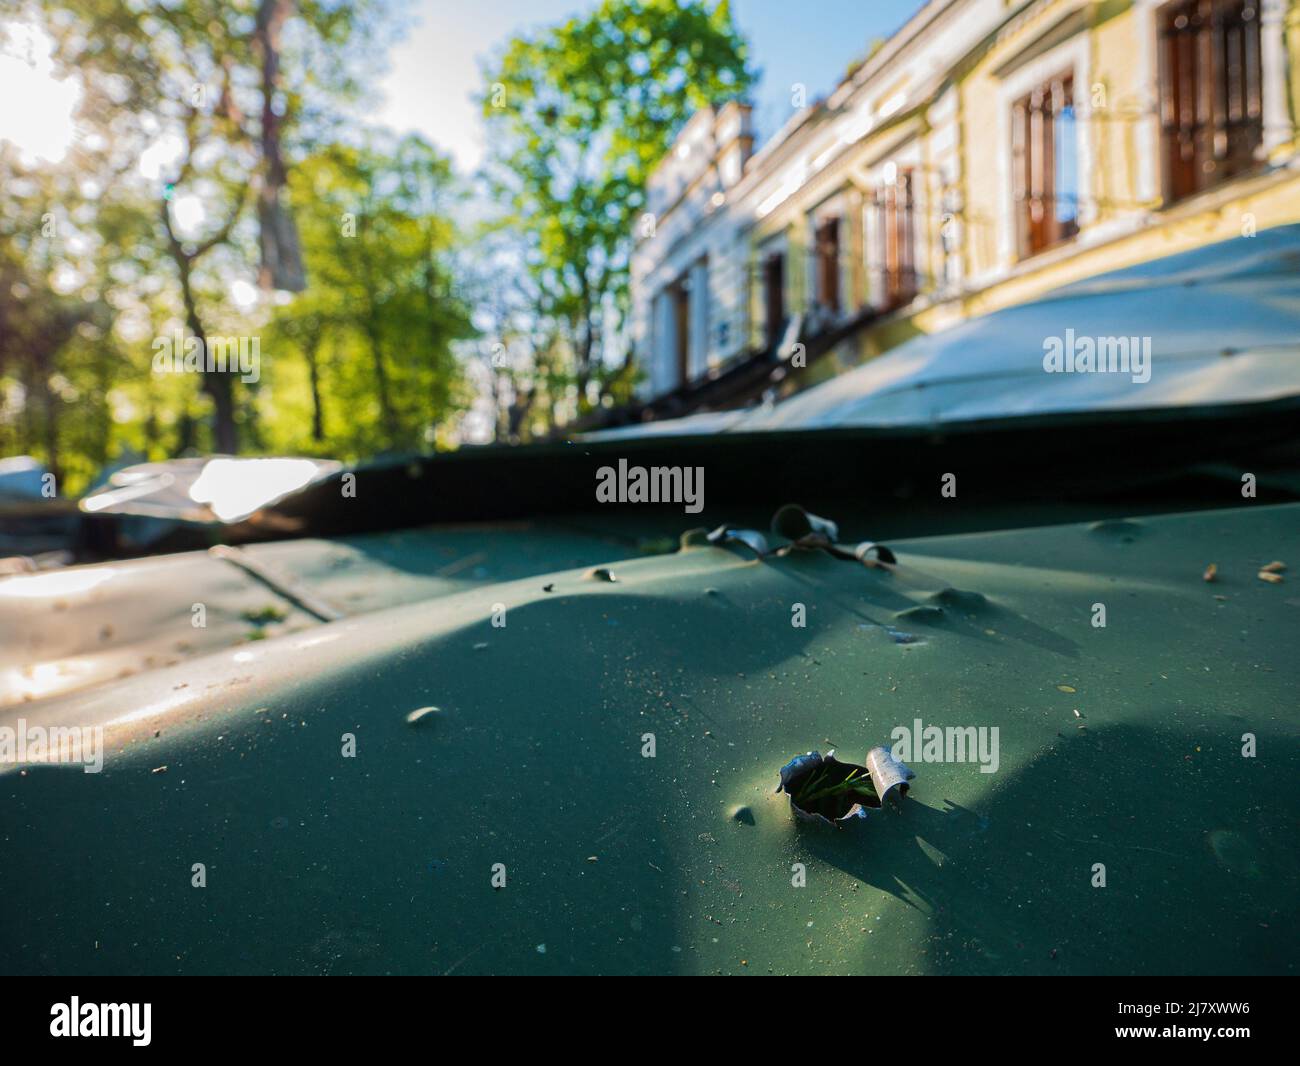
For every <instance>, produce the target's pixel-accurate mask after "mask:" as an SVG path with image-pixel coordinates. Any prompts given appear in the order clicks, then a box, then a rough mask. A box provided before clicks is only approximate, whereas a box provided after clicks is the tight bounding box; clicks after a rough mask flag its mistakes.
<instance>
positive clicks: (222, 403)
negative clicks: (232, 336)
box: [163, 205, 239, 455]
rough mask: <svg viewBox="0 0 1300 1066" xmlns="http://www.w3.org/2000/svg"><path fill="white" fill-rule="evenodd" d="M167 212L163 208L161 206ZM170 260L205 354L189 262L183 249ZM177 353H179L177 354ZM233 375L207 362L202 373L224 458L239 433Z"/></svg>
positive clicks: (187, 317)
mask: <svg viewBox="0 0 1300 1066" xmlns="http://www.w3.org/2000/svg"><path fill="white" fill-rule="evenodd" d="M163 209H164V210H166V205H164V208H163ZM172 258H173V259H174V260H175V262H176V269H177V271H179V273H180V276H181V301H182V302H183V303H184V305H185V324H186V325H187V326H188V327H189V331H190V333H192V334H193V335H194V336H195V337H197V338H198V340H199V343H200V344H201V345H202V346H203V348H202V350H203V352H204V353H205V354H206V352H207V350H208V334H207V331H206V330H205V329H204V328H203V320H202V319H201V318H199V307H198V301H197V300H196V299H195V297H194V287H193V285H192V284H191V282H190V259H189V257H188V256H186V255H185V253H184V251H183V250H180V249H179V248H178V247H176V246H173V250H172ZM178 354H179V353H178ZM231 377H232V375H231V374H229V373H222V372H221V371H220V370H215V369H214V370H208V369H207V365H206V359H205V362H204V370H203V391H204V392H206V393H207V394H208V395H209V396H211V397H212V408H213V418H212V443H213V448H214V449H215V450H216V451H218V452H221V453H223V454H225V455H234V454H236V453H237V452H238V450H239V434H238V431H237V429H236V427H235V393H234V389H233V387H232V385H231Z"/></svg>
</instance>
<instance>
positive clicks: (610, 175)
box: [482, 0, 752, 409]
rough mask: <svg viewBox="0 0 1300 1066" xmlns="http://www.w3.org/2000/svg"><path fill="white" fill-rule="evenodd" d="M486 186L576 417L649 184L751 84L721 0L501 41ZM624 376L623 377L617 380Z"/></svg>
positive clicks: (614, 1)
mask: <svg viewBox="0 0 1300 1066" xmlns="http://www.w3.org/2000/svg"><path fill="white" fill-rule="evenodd" d="M486 80H487V86H486V89H485V92H484V94H483V96H482V108H483V114H484V116H485V119H486V123H487V140H488V145H489V151H488V158H487V161H486V165H485V174H486V176H487V178H488V180H489V182H490V184H491V187H492V190H493V192H494V194H495V196H496V198H497V199H498V200H499V201H500V202H501V203H503V204H505V205H507V207H508V217H507V218H506V219H505V220H504V221H506V222H507V223H508V224H509V225H511V226H512V227H514V228H515V229H516V230H517V232H518V233H519V234H520V236H521V238H522V245H523V246H522V249H521V252H520V259H521V262H522V267H521V269H526V270H527V272H528V273H529V274H530V275H531V278H532V280H533V281H534V283H535V285H536V290H537V293H538V298H537V301H536V306H535V309H534V310H535V313H536V314H537V315H538V316H539V317H540V318H546V319H551V320H554V321H556V322H558V323H559V324H561V326H562V327H563V329H564V331H565V333H566V336H567V342H568V345H569V347H570V349H571V351H572V358H573V364H574V377H573V381H574V384H575V385H576V386H577V393H578V401H579V405H580V409H584V408H585V406H586V405H587V404H588V403H589V402H590V401H591V399H592V397H591V396H590V394H589V385H591V384H595V385H596V386H597V388H598V389H599V390H600V391H604V389H605V388H607V387H608V385H609V383H610V376H609V371H608V369H607V368H606V363H607V362H608V360H607V358H606V357H607V356H608V355H609V354H610V353H609V352H607V351H605V350H603V349H604V347H605V342H606V339H607V338H610V337H612V336H615V335H617V334H618V333H619V332H620V330H621V325H622V322H623V319H624V317H625V314H626V310H627V287H628V257H629V252H630V248H631V243H632V234H633V225H634V221H635V219H636V218H637V216H638V215H639V214H640V212H641V211H642V210H643V209H644V205H645V184H646V179H647V177H648V175H649V173H650V171H651V170H652V168H653V167H654V166H655V164H656V163H657V162H658V161H659V160H660V158H661V157H662V156H663V154H664V152H665V151H666V150H667V148H668V146H669V144H670V143H671V140H672V138H673V137H674V136H675V135H676V133H677V132H678V131H679V130H680V129H681V127H682V125H683V124H684V123H685V122H686V120H687V119H688V118H690V116H691V115H692V114H693V113H694V112H695V111H696V110H697V109H699V108H701V107H704V106H707V105H710V104H715V105H716V104H719V103H722V102H724V101H727V100H730V99H733V98H736V97H739V96H743V95H744V94H745V93H746V91H747V90H748V89H749V87H750V84H751V81H752V74H751V71H750V69H749V66H748V62H747V58H746V46H745V43H744V41H743V39H742V38H741V37H740V35H739V34H738V32H737V30H736V27H735V25H734V24H733V22H732V18H731V10H730V7H729V5H728V3H727V2H726V0H718V2H716V3H708V2H705V0H680V2H679V0H604V2H603V3H601V5H600V6H599V7H598V8H597V9H596V10H595V11H593V12H591V13H590V14H587V15H582V16H579V17H575V18H573V19H570V20H569V21H567V22H564V23H562V24H561V25H558V26H555V27H552V28H549V29H546V30H543V31H541V32H538V33H535V34H531V35H526V36H521V37H517V38H514V39H513V40H511V41H510V42H509V43H508V44H507V46H506V47H505V49H504V51H503V52H502V54H501V55H500V57H499V59H498V60H497V61H496V62H495V63H494V64H493V65H492V67H490V68H489V69H488V71H487V72H486ZM622 377H624V378H625V377H626V371H625V370H624V371H623V373H622Z"/></svg>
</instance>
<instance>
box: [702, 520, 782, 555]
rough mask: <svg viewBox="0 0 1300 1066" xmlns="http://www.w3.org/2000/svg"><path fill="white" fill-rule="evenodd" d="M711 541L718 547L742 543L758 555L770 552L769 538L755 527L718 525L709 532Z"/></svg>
mask: <svg viewBox="0 0 1300 1066" xmlns="http://www.w3.org/2000/svg"><path fill="white" fill-rule="evenodd" d="M709 543H710V544H713V545H716V546H718V547H724V546H726V545H728V544H742V545H744V546H745V547H746V548H748V549H749V550H750V551H752V552H753V553H754V554H755V555H757V556H760V557H762V556H764V555H766V554H767V552H768V547H767V538H766V537H764V536H763V534H762V533H759V532H758V531H757V530H755V529H736V528H735V527H733V526H718V528H717V529H715V530H714V531H713V532H712V533H710V534H709Z"/></svg>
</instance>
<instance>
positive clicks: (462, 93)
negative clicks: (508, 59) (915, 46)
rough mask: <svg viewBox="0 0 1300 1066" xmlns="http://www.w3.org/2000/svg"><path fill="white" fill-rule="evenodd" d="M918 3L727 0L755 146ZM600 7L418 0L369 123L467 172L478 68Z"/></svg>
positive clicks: (570, 1) (477, 139)
mask: <svg viewBox="0 0 1300 1066" xmlns="http://www.w3.org/2000/svg"><path fill="white" fill-rule="evenodd" d="M921 5H922V0H732V11H733V13H734V15H735V18H736V23H737V25H738V26H739V27H740V30H741V32H742V33H743V34H744V35H745V37H746V38H747V39H748V40H749V44H750V61H751V62H752V63H753V64H754V65H755V66H757V67H758V68H759V69H760V71H761V74H762V80H761V82H760V83H759V85H758V89H757V91H756V93H755V108H754V120H755V123H756V125H757V128H758V135H759V139H760V141H761V140H764V139H766V138H767V137H770V136H771V135H772V134H773V133H775V132H776V130H777V129H779V128H780V126H781V125H782V123H784V122H785V120H786V119H787V118H789V116H790V114H791V113H792V108H791V104H790V98H791V87H792V86H793V85H794V84H795V83H800V84H802V85H804V86H806V88H807V98H808V101H809V102H811V101H812V100H814V99H816V98H817V97H818V96H822V95H825V94H826V93H828V92H829V91H830V90H831V89H833V88H834V87H835V86H836V85H837V84H838V83H839V81H840V79H841V78H842V77H843V76H844V73H845V71H846V70H847V69H848V67H849V64H850V63H851V62H852V61H854V60H855V59H860V58H861V57H862V56H863V55H865V54H866V52H867V47H868V45H869V44H870V42H871V41H872V40H873V39H875V38H877V37H888V36H889V35H890V34H892V33H893V32H894V31H895V30H896V29H898V28H899V27H900V26H901V25H902V24H903V23H904V22H906V21H907V19H908V18H909V17H910V16H911V15H912V14H913V13H914V12H916V11H917V10H919V9H920V7H921ZM595 6H596V0H586V2H584V0H472V2H470V3H464V2H462V0H417V3H416V7H415V12H414V14H415V18H416V20H417V21H416V23H415V25H414V26H413V27H412V29H411V31H410V32H409V33H408V34H406V35H405V37H404V39H403V40H402V41H401V43H399V44H398V45H397V46H396V47H395V48H394V49H393V51H392V52H391V53H390V57H389V61H390V70H389V72H388V74H387V76H386V77H385V78H384V79H383V82H382V85H381V89H382V92H383V94H384V97H385V102H384V105H383V107H382V108H381V109H380V110H379V112H378V114H377V115H376V116H375V117H376V118H377V119H378V120H379V121H381V122H383V123H384V124H386V125H389V126H392V127H393V128H394V129H396V130H398V131H400V132H406V131H407V130H416V131H418V132H420V133H422V134H424V135H425V137H427V138H428V139H429V140H430V141H432V142H433V143H434V144H436V145H437V146H438V147H439V148H441V149H442V150H443V151H445V152H449V153H450V154H451V155H452V157H453V158H454V159H455V161H456V163H457V165H458V168H459V169H460V170H461V171H462V172H464V173H468V172H470V171H472V170H473V169H474V168H475V167H476V166H477V164H478V162H479V160H480V159H481V158H482V154H483V143H482V127H481V123H480V119H479V113H478V109H477V108H476V107H475V105H474V103H473V100H472V97H473V95H474V94H475V93H477V92H480V91H481V90H482V87H483V82H484V79H483V76H482V73H481V70H480V63H481V61H483V60H485V59H488V58H490V57H491V56H492V54H493V53H494V52H495V51H496V50H497V49H498V48H499V47H500V46H501V45H502V44H503V43H504V42H505V41H506V40H507V39H508V38H509V37H511V36H513V35H514V34H517V33H519V32H522V31H526V30H530V29H533V28H536V27H539V26H545V25H548V24H551V23H555V22H558V21H561V20H563V19H566V18H568V17H570V16H572V15H574V14H577V13H579V12H582V11H588V10H591V9H592V8H594V7H595Z"/></svg>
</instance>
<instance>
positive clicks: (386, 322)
mask: <svg viewBox="0 0 1300 1066" xmlns="http://www.w3.org/2000/svg"><path fill="white" fill-rule="evenodd" d="M292 189H293V193H292V203H293V205H294V210H295V213H296V215H297V217H298V223H299V229H300V232H301V234H302V242H303V252H304V256H305V259H306V263H307V272H308V275H309V277H310V278H311V285H310V287H309V289H308V290H307V291H306V292H304V293H302V294H300V295H299V296H297V297H295V298H294V299H293V300H292V301H291V302H289V303H288V304H286V305H284V306H283V307H280V308H278V309H277V310H276V312H275V313H274V315H273V316H272V319H271V323H270V326H269V329H268V341H267V349H266V350H267V351H268V352H269V353H273V354H268V356H267V363H268V368H269V369H270V370H271V374H272V380H273V382H274V385H273V389H272V390H270V391H271V393H272V395H271V397H268V398H267V403H266V407H267V410H268V413H270V411H272V410H276V411H279V412H281V413H285V409H284V407H283V406H282V404H284V403H286V402H287V403H291V404H293V405H294V406H293V409H292V411H291V412H289V413H290V415H291V417H287V418H283V419H280V420H279V421H278V425H277V429H276V431H275V432H274V433H273V434H272V436H271V437H270V439H269V440H268V444H269V445H270V448H271V450H273V451H282V452H283V451H295V452H318V453H323V454H329V455H336V456H345V457H352V456H365V455H373V454H375V453H376V452H381V451H385V450H418V449H420V448H424V447H427V446H428V445H430V444H433V443H435V442H436V440H435V434H436V431H437V428H438V427H439V426H440V425H444V424H445V423H446V422H447V420H448V418H449V416H450V415H451V414H452V413H453V412H454V411H456V410H458V409H459V408H460V407H462V406H463V405H464V401H465V399H466V396H465V393H464V389H463V387H462V382H461V378H460V368H459V365H458V364H457V362H456V359H455V358H454V356H453V354H452V348H451V346H452V343H453V342H454V341H457V340H460V339H464V338H467V337H469V336H470V335H471V334H472V330H471V328H470V324H469V311H468V308H467V307H466V306H465V304H464V302H463V301H462V300H461V299H460V298H459V296H457V295H456V294H455V292H454V289H453V282H452V277H451V269H450V258H449V257H450V254H451V251H452V249H453V247H454V244H455V242H456V239H457V235H456V233H455V231H454V229H453V227H452V225H451V223H450V221H449V219H448V217H447V213H446V212H447V210H448V208H449V207H450V206H451V205H452V204H453V203H454V202H455V200H456V199H457V198H458V194H457V193H456V191H455V190H454V188H453V182H452V174H451V168H450V165H449V163H448V162H447V160H446V158H444V157H443V156H441V155H439V154H438V153H437V152H436V151H435V150H434V149H433V148H432V147H431V146H430V145H429V144H428V143H427V142H425V141H423V140H421V139H420V138H418V137H414V136H412V137H407V138H405V139H403V140H401V141H399V142H397V143H396V144H395V145H379V146H376V147H365V148H357V147H353V146H350V145H340V144H335V145H331V146H329V147H328V148H326V149H324V150H322V151H321V152H318V153H317V154H316V155H313V156H311V157H310V158H308V159H307V160H305V161H304V162H303V163H302V164H301V166H300V167H299V168H298V171H297V173H296V175H295V177H294V181H293V185H292ZM290 351H292V352H293V353H294V354H295V355H296V357H297V358H298V359H299V360H300V363H298V365H296V366H288V365H286V360H285V359H284V358H283V357H284V356H285V355H286V354H287V353H289V352H290Z"/></svg>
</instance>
